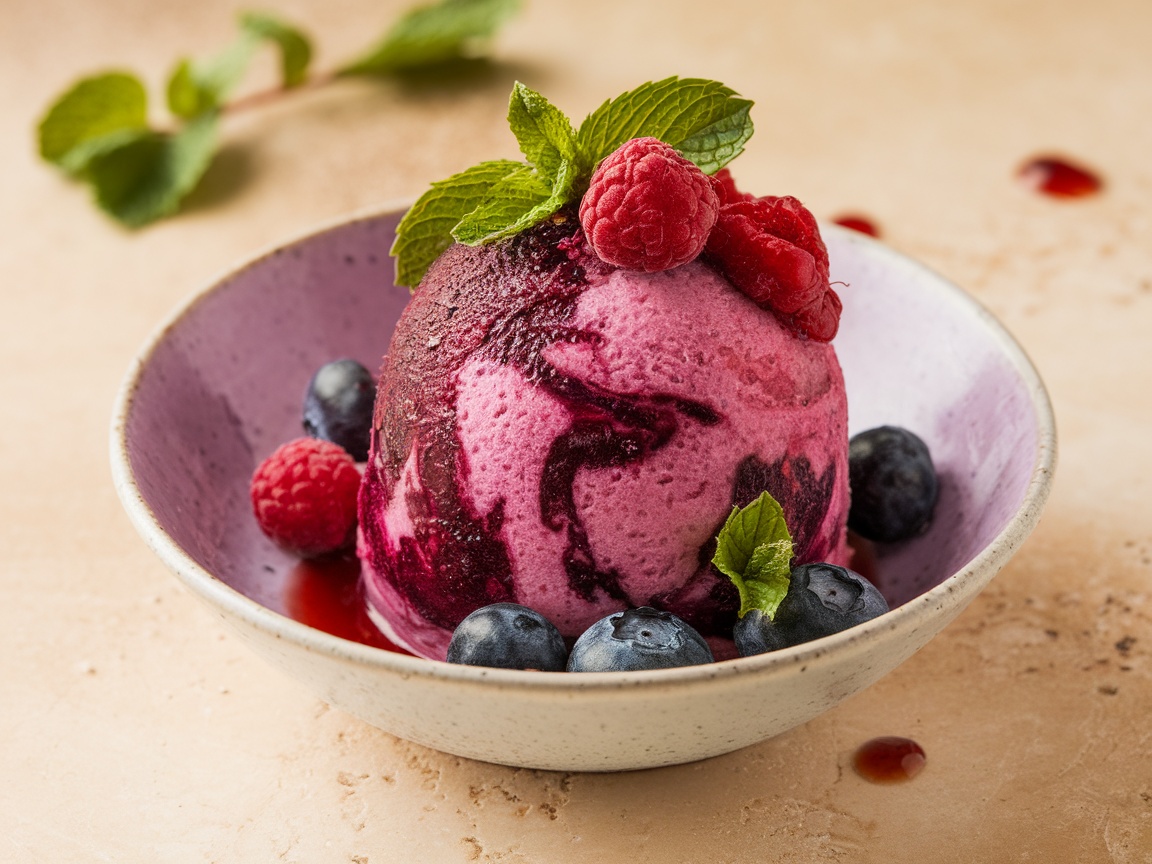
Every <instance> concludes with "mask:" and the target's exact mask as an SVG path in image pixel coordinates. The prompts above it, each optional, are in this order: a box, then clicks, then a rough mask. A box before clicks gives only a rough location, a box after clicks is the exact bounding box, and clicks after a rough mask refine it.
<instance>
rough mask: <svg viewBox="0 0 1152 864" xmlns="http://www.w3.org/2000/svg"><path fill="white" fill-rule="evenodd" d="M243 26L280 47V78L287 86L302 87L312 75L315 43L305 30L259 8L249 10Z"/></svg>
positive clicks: (242, 23)
mask: <svg viewBox="0 0 1152 864" xmlns="http://www.w3.org/2000/svg"><path fill="white" fill-rule="evenodd" d="M240 26H241V27H243V28H244V30H246V31H247V32H248V33H251V34H252V35H253V36H256V37H258V38H260V39H265V40H268V41H269V42H273V43H275V44H276V45H277V46H278V47H279V48H280V82H281V84H282V85H283V87H284V88H285V89H291V88H292V87H299V86H300V85H301V84H303V83H304V82H305V81H306V80H307V78H308V65H309V64H310V63H311V62H312V43H311V42H310V41H309V39H308V37H307V36H306V35H304V33H303V31H301V30H299V29H297V28H295V27H293V26H292V25H290V24H286V23H285V22H283V21H281V20H280V19H278V18H275V17H273V16H271V15H266V14H263V13H259V12H245V13H244V14H243V15H242V16H241V18H240Z"/></svg>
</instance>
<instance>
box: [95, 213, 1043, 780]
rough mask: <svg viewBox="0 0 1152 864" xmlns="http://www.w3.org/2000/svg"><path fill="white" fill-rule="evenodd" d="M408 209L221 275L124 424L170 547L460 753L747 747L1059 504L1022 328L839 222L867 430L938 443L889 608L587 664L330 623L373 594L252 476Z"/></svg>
mask: <svg viewBox="0 0 1152 864" xmlns="http://www.w3.org/2000/svg"><path fill="white" fill-rule="evenodd" d="M404 210H405V207H404V206H403V205H397V206H388V207H385V208H383V209H381V210H379V211H377V212H373V213H369V214H365V215H360V216H357V217H355V218H350V219H347V220H345V221H342V222H340V223H338V224H332V225H328V226H326V227H323V228H321V229H320V230H317V231H315V232H312V233H309V234H307V235H306V236H303V237H300V238H299V239H296V240H293V241H291V242H288V243H286V244H283V245H280V246H277V247H276V248H274V249H272V250H270V251H267V252H265V253H263V254H261V255H258V256H257V257H255V258H253V259H252V260H250V261H248V262H247V263H245V264H243V265H241V266H239V267H238V268H236V269H233V270H231V271H230V272H228V273H226V274H224V275H223V276H222V277H221V278H219V279H217V280H215V281H213V282H212V283H211V284H210V285H208V286H207V287H206V288H205V289H204V290H203V291H201V292H200V293H198V294H197V295H196V296H194V297H193V298H192V299H191V300H190V301H189V302H188V303H187V304H186V305H184V306H183V307H182V308H181V309H179V310H177V311H176V313H175V314H174V315H173V316H172V317H171V319H170V320H169V321H168V322H167V323H166V324H165V325H164V326H162V327H161V328H160V329H159V331H158V332H157V333H156V334H155V335H154V336H153V337H152V339H151V340H150V341H149V342H148V344H147V345H145V346H144V348H143V350H142V351H141V352H140V353H139V355H138V357H137V359H136V360H135V362H134V364H133V365H132V368H131V369H130V370H129V372H128V375H127V377H126V380H125V382H124V385H123V387H122V390H121V393H120V395H119V400H118V404H117V407H116V412H115V419H114V426H113V432H112V466H113V474H114V480H115V484H116V488H117V490H118V493H119V495H120V498H121V501H122V502H123V505H124V507H125V509H126V510H127V513H128V515H129V517H130V519H131V521H132V523H133V524H134V525H135V527H136V528H137V530H138V531H139V532H140V534H141V535H142V536H143V538H144V539H145V540H146V541H147V543H148V544H149V545H150V546H151V548H152V549H153V550H154V551H155V552H156V554H157V555H158V556H159V557H160V559H161V560H162V561H163V562H164V564H166V565H167V566H168V568H169V569H171V570H172V571H173V572H174V573H175V574H176V576H178V577H179V578H180V579H181V580H182V581H183V582H184V584H185V585H186V586H187V587H188V588H190V589H191V590H192V592H193V593H194V594H196V595H197V596H198V597H200V598H201V599H202V600H203V601H205V602H206V603H208V604H209V605H210V606H211V607H212V608H213V609H215V610H216V611H217V612H218V613H219V614H220V615H221V616H222V617H223V618H224V619H225V620H227V621H228V622H229V623H230V624H231V625H232V626H234V627H235V628H236V631H237V632H238V633H239V635H240V637H241V638H242V639H243V640H244V641H245V642H246V643H248V644H249V645H250V646H251V647H252V648H253V649H254V650H255V651H256V652H257V653H259V654H260V655H262V656H263V657H264V658H265V659H267V660H268V661H269V662H270V663H271V664H272V665H273V666H276V667H278V668H280V669H281V670H283V671H284V672H286V673H288V674H289V675H291V676H293V677H295V678H297V679H299V680H300V681H301V682H303V683H304V684H305V685H307V686H308V687H309V688H311V689H312V691H314V692H315V693H316V694H317V695H318V696H319V697H320V698H321V699H323V700H325V701H327V702H328V703H330V704H332V705H335V706H337V707H340V708H342V709H344V710H346V711H348V712H351V713H352V714H354V715H356V716H358V717H360V718H362V719H363V720H365V721H367V722H368V723H371V724H373V725H375V726H378V727H380V728H381V729H384V730H386V731H388V732H390V733H392V734H394V735H397V736H399V737H401V738H405V739H408V740H411V741H414V742H417V743H420V744H423V745H426V746H429V747H433V748H436V749H439V750H443V751H446V752H449V753H453V754H456V755H459V756H465V757H470V758H473V759H479V760H485V761H490V762H496V763H502V764H506V765H513V766H519V767H530V768H542V769H556V770H565V771H613V770H624V769H635V768H647V767H655V766H661V765H671V764H676V763H682V762H689V761H693V760H697V759H703V758H706V757H709V756H714V755H719V754H722V753H726V752H730V751H733V750H737V749H739V748H742V747H745V746H748V745H751V744H754V743H756V742H758V741H761V740H764V739H766V738H769V737H771V736H773V735H777V734H779V733H781V732H783V731H785V730H787V729H789V728H792V727H794V726H797V725H799V724H802V723H804V722H806V721H807V720H810V719H811V718H813V717H815V716H817V715H818V714H820V713H821V712H823V711H826V710H828V709H829V708H831V707H833V706H834V705H836V704H838V703H840V702H841V701H842V700H844V699H846V698H847V697H849V696H851V695H852V694H854V693H856V692H858V691H859V690H861V689H862V688H864V687H867V686H868V685H870V684H872V683H873V682H875V681H876V680H877V679H879V678H880V677H881V676H883V675H885V674H886V673H888V672H889V671H891V670H892V669H894V668H895V667H896V666H898V665H899V664H900V663H901V662H903V661H904V660H906V659H907V658H908V657H909V656H911V655H912V654H913V653H914V652H915V651H917V650H918V649H919V648H921V647H922V646H923V645H924V644H925V643H926V642H928V640H929V639H931V638H932V637H933V636H934V635H936V634H937V633H938V632H939V631H940V630H941V629H942V628H943V627H944V626H945V625H946V624H947V623H948V622H949V621H951V620H952V619H953V618H954V617H955V616H956V615H957V614H958V613H959V612H960V611H961V610H962V609H963V608H964V607H965V606H966V605H967V604H968V603H969V602H970V601H971V600H972V598H973V597H975V596H976V594H977V593H978V592H979V591H980V590H981V589H982V588H983V587H984V586H985V585H986V584H987V583H988V581H989V580H990V579H992V577H993V576H994V575H995V574H996V572H997V571H999V570H1000V568H1001V567H1003V566H1004V564H1005V562H1006V561H1007V560H1008V559H1009V557H1010V556H1011V555H1012V554H1013V553H1014V552H1015V551H1016V550H1017V549H1018V548H1019V546H1020V544H1021V543H1022V542H1023V541H1024V539H1025V537H1027V535H1028V534H1029V532H1030V531H1031V530H1032V528H1033V527H1034V526H1035V525H1036V522H1037V520H1038V519H1039V516H1040V511H1041V508H1042V506H1043V504H1044V501H1045V499H1046V497H1047V495H1048V491H1049V487H1050V484H1051V478H1052V470H1053V467H1054V461H1055V428H1054V421H1053V416H1052V409H1051V405H1050V403H1049V400H1048V397H1047V394H1046V392H1045V390H1044V386H1043V384H1042V382H1041V380H1040V377H1039V375H1038V374H1037V372H1036V370H1035V369H1034V368H1033V366H1032V364H1031V363H1030V362H1029V360H1028V358H1027V357H1026V355H1025V354H1024V352H1023V351H1022V350H1021V348H1020V346H1019V345H1018V344H1017V343H1016V342H1015V341H1014V340H1013V338H1012V337H1011V336H1010V335H1009V334H1008V333H1007V332H1006V331H1005V330H1004V328H1003V327H1002V326H1001V325H1000V324H999V323H997V321H996V320H995V319H994V318H993V317H992V315H990V314H989V313H988V312H987V311H986V310H984V309H983V308H982V307H981V306H980V305H978V304H977V303H976V302H975V301H973V300H972V299H971V298H970V297H969V296H968V295H966V294H965V293H964V292H963V291H962V290H960V289H959V288H957V287H956V286H954V285H953V284H951V283H949V282H948V281H947V280H945V279H943V278H941V277H940V276H938V275H937V274H935V273H933V272H932V271H930V270H929V269H927V268H925V267H923V266H922V265H920V264H918V263H916V262H914V261H912V260H909V259H908V258H906V257H904V256H902V255H900V254H899V253H897V252H895V251H893V250H892V249H890V248H888V247H886V246H884V245H883V244H881V243H879V242H877V241H875V240H873V239H872V238H869V237H866V236H865V235H863V234H858V233H854V232H851V231H848V230H846V229H841V228H839V227H837V226H834V225H828V226H825V227H824V233H825V239H826V241H827V244H828V248H829V253H830V256H831V261H832V268H831V269H832V278H833V279H835V280H838V281H840V282H843V283H847V284H846V287H844V288H843V289H842V291H841V294H842V297H843V300H844V315H843V319H842V320H843V323H842V327H841V331H840V334H839V335H838V336H837V338H836V342H835V344H836V347H837V351H838V353H839V356H840V360H841V364H842V366H843V369H844V376H845V380H846V385H847V390H848V398H849V416H850V423H851V429H852V431H853V432H855V431H859V430H862V429H866V428H870V427H872V426H878V425H883V424H894V425H900V426H905V427H907V428H909V429H911V430H913V431H915V432H916V433H917V434H919V435H920V436H921V437H922V438H923V439H924V440H925V441H926V442H927V444H928V446H929V447H930V448H931V450H932V453H933V458H934V460H935V462H936V465H937V468H938V470H939V473H940V480H941V493H940V500H939V504H938V508H937V513H936V517H935V519H934V522H933V524H932V527H931V529H930V530H929V531H928V532H927V533H926V534H924V535H922V536H920V537H917V538H916V539H914V540H912V541H908V542H906V543H903V544H898V545H891V546H883V545H879V546H877V547H876V549H875V568H876V569H875V573H876V576H877V580H878V583H879V585H880V587H881V589H882V590H883V591H884V593H885V594H886V596H887V597H888V599H889V602H890V604H891V605H892V607H893V608H892V610H891V611H890V612H888V613H887V614H885V615H883V616H881V617H879V618H876V619H874V620H872V621H870V622H867V623H865V624H863V625H860V626H858V627H855V628H852V629H850V630H847V631H844V632H842V633H839V634H836V635H834V636H830V637H826V638H823V639H819V640H816V641H813V642H809V643H806V644H804V645H800V646H796V647H793V648H790V649H787V650H783V651H778V652H774V653H771V654H763V655H760V656H756V657H747V658H738V659H734V660H726V661H722V662H718V663H713V664H709V665H704V666H693V667H685V668H679V669H667V670H659V671H651V672H637V673H623V672H615V673H582V674H571V675H569V674H562V673H546V672H530V671H527V672H525V671H516V670H500V669H485V668H477V667H465V666H456V665H450V664H447V663H440V662H436V661H429V660H424V659H420V658H417V657H413V656H409V655H406V654H404V653H401V652H399V651H393V650H388V648H387V647H380V646H382V645H385V643H384V642H383V641H381V640H374V639H373V638H371V637H370V636H366V635H365V631H364V629H363V628H361V629H356V628H357V626H358V625H356V624H355V622H353V624H352V625H349V622H348V621H344V622H343V623H342V624H340V626H334V625H333V626H330V625H329V624H326V623H325V621H326V620H331V621H335V620H336V618H330V619H325V618H324V615H325V614H327V613H325V612H324V609H325V608H331V609H337V610H339V609H345V610H347V609H348V608H349V606H348V603H349V601H348V598H349V597H351V598H353V599H352V601H351V602H352V604H353V605H354V604H355V596H356V595H355V584H354V575H353V576H352V577H350V578H351V579H352V581H351V582H348V581H347V579H348V578H349V577H347V574H345V576H344V577H341V578H345V580H346V581H345V582H344V583H343V588H341V589H340V590H341V591H344V594H343V595H341V596H342V598H343V599H342V600H341V599H340V598H335V599H334V597H333V595H331V593H329V594H328V595H325V594H324V591H325V590H326V589H324V588H323V587H321V588H317V586H318V585H319V586H324V585H327V584H329V583H327V582H325V581H324V579H323V578H320V579H319V580H317V579H315V578H311V577H309V576H308V575H307V572H304V575H302V570H301V566H300V565H299V562H298V561H297V560H296V559H294V558H293V557H292V556H290V555H288V554H286V553H284V552H282V551H281V550H279V549H278V548H276V547H275V546H274V545H273V544H271V543H270V542H269V541H268V540H267V539H266V538H265V537H264V536H263V535H262V534H261V532H260V531H259V529H258V527H257V525H256V522H255V520H254V519H253V517H252V515H251V512H250V505H249V501H248V481H249V478H250V476H251V474H252V471H253V469H254V468H255V466H256V465H257V464H258V462H259V461H260V460H261V459H263V458H264V457H265V456H267V455H268V454H269V453H271V452H272V450H274V449H275V448H276V447H277V446H279V445H280V444H281V443H283V442H285V441H287V440H289V439H291V438H295V437H299V435H300V434H301V427H300V405H301V399H302V395H303V391H304V388H305V387H306V385H307V382H308V380H309V379H310V377H311V375H312V373H313V372H314V370H315V369H316V368H317V367H318V366H320V365H321V364H322V363H324V362H327V361H329V360H333V359H336V358H338V357H352V358H355V359H357V360H359V361H360V362H361V363H363V364H364V365H365V366H367V367H368V368H369V369H376V368H378V366H379V363H380V359H381V356H382V355H383V353H384V352H385V351H386V350H387V346H388V340H389V337H390V334H391V332H392V329H393V326H394V324H395V322H396V320H397V318H398V316H399V315H400V312H401V310H402V309H403V308H404V306H405V304H406V302H407V300H408V296H409V295H408V291H407V289H405V288H400V287H397V286H395V285H394V284H393V280H392V273H393V265H392V261H391V259H390V258H389V257H388V249H389V247H390V246H391V243H392V238H393V235H394V232H395V229H396V225H397V223H398V222H399V220H400V217H401V216H402V214H403V212H404ZM306 569H307V568H305V571H306ZM349 586H351V587H349ZM301 598H304V599H303V600H302V599H301ZM309 598H311V599H309ZM341 603H343V605H341ZM326 604H327V605H326ZM310 616H311V617H310ZM336 617H339V616H336ZM305 621H312V622H313V623H318V624H319V625H320V626H309V624H307V623H304V622H305ZM337 634H339V635H337ZM345 637H352V638H345ZM361 637H363V638H361ZM365 642H374V643H375V644H364V643H365Z"/></svg>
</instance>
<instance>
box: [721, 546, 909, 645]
mask: <svg viewBox="0 0 1152 864" xmlns="http://www.w3.org/2000/svg"><path fill="white" fill-rule="evenodd" d="M887 611H888V603H887V601H886V600H885V599H884V597H883V595H882V594H881V593H880V592H879V591H877V590H876V587H875V586H874V585H873V584H872V583H871V582H869V581H868V580H867V579H865V578H864V577H863V576H861V575H860V574H859V573H855V572H853V571H851V570H849V569H847V568H846V567H837V566H836V565H835V564H803V565H801V566H799V567H794V568H793V569H792V574H791V578H790V581H789V583H788V593H787V594H786V595H784V599H783V600H782V601H781V602H780V606H779V607H778V608H777V609H776V617H775V618H768V616H766V615H765V614H764V613H762V612H761V611H760V610H759V609H753V610H752V611H751V612H749V613H747V614H746V615H745V616H744V617H743V618H741V619H740V620H739V621H737V622H736V627H735V629H734V630H733V632H732V637H733V639H734V640H735V641H736V648H737V650H739V652H740V654H741V655H742V656H744V657H749V656H751V655H753V654H763V653H764V652H765V651H776V650H778V649H780V648H787V647H789V646H791V645H799V644H800V643H801V642H808V641H810V640H812V639H819V638H820V637H821V636H830V635H832V634H833V633H839V632H840V631H841V630H847V629H848V628H849V627H854V626H856V625H857V624H862V623H864V622H865V621H868V620H870V619H872V618H875V617H877V616H878V615H883V614H884V613H885V612H887Z"/></svg>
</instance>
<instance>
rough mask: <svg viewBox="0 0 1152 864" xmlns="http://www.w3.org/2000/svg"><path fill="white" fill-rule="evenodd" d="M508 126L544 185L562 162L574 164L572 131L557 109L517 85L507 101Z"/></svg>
mask: <svg viewBox="0 0 1152 864" xmlns="http://www.w3.org/2000/svg"><path fill="white" fill-rule="evenodd" d="M508 125H509V126H510V127H511V128H512V133H513V134H514V135H515V136H516V140H517V141H518V142H519V143H520V152H521V153H523V154H524V156H525V158H527V160H528V161H529V162H530V163H531V164H533V165H535V166H536V168H537V170H538V171H539V172H540V174H541V175H542V176H543V177H544V178H546V179H547V181H548V182H551V181H552V180H554V179H555V178H556V176H557V174H558V173H559V171H560V165H561V163H563V162H564V161H568V162H575V160H576V131H575V130H574V129H573V128H572V123H571V121H570V120H569V119H568V118H567V117H566V116H565V115H564V112H562V111H561V110H560V109H559V108H557V107H556V106H554V105H553V104H552V103H551V102H549V101H548V100H547V99H545V98H544V97H543V96H541V95H540V94H539V93H537V92H536V91H535V90H532V89H530V88H528V87H525V86H524V85H523V84H521V83H520V82H519V81H517V82H516V84H515V86H514V87H513V88H512V96H511V98H510V99H509V100H508Z"/></svg>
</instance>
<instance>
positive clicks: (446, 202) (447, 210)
mask: <svg viewBox="0 0 1152 864" xmlns="http://www.w3.org/2000/svg"><path fill="white" fill-rule="evenodd" d="M523 167H524V166H523V163H520V162H513V161H511V160H508V159H500V160H495V161H491V162H481V163H480V164H479V165H474V166H473V167H471V168H469V169H468V170H467V171H462V172H460V173H459V174H453V175H452V176H451V177H449V178H447V179H446V180H441V181H439V182H437V183H433V184H432V186H431V187H430V188H429V189H428V191H427V192H425V193H424V194H423V195H421V196H420V197H419V198H418V199H417V200H416V203H415V204H413V205H412V209H410V210H409V211H408V212H407V213H406V214H405V215H404V218H403V219H401V220H400V224H399V226H397V228H396V241H395V242H394V243H393V244H392V255H394V256H395V257H396V284H397V285H407V286H408V287H410V288H415V287H416V286H417V285H418V284H420V280H421V279H422V278H423V277H424V273H425V271H426V270H427V269H428V267H429V266H430V265H431V264H432V262H433V261H435V260H436V258H437V257H439V255H440V253H441V252H443V251H444V250H445V249H447V248H448V247H449V246H450V245H451V244H452V231H453V229H454V228H455V227H456V226H457V225H458V224H459V223H460V220H461V219H463V218H464V217H465V216H467V215H468V214H469V213H471V212H472V211H473V210H475V209H476V208H477V207H479V206H480V205H481V204H482V203H483V202H484V200H485V199H486V198H487V197H488V194H489V192H490V191H491V190H492V187H493V186H495V185H496V184H497V183H498V182H499V181H501V180H503V179H504V178H505V177H507V176H508V175H509V174H511V173H512V172H513V171H517V170H519V169H521V168H523Z"/></svg>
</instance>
